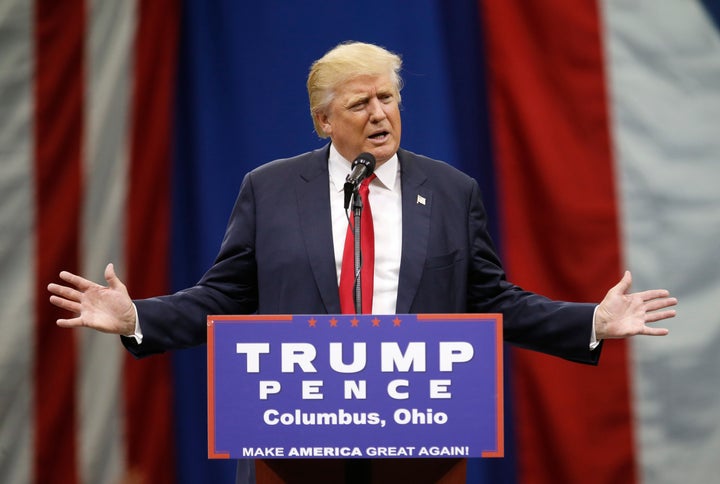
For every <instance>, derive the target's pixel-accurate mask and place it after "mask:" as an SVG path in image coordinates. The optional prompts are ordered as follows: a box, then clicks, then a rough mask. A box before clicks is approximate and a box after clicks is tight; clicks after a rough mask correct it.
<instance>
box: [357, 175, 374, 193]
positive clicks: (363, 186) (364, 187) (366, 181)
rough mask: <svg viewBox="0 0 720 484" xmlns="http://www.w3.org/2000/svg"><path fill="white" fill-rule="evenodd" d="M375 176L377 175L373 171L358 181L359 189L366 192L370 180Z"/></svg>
mask: <svg viewBox="0 0 720 484" xmlns="http://www.w3.org/2000/svg"><path fill="white" fill-rule="evenodd" d="M375 178H377V175H376V174H375V173H373V174H372V175H370V176H369V177H367V178H365V179H364V180H363V181H362V182H361V183H360V190H362V191H364V192H367V191H368V190H369V188H368V185H370V182H372V181H373V180H374V179H375Z"/></svg>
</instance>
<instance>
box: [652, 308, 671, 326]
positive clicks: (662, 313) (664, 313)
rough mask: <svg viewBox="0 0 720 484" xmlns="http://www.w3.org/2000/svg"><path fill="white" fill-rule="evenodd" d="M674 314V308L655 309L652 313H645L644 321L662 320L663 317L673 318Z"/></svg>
mask: <svg viewBox="0 0 720 484" xmlns="http://www.w3.org/2000/svg"><path fill="white" fill-rule="evenodd" d="M676 314H677V313H676V311H675V310H674V309H668V310H666V311H657V312H654V313H647V314H646V315H645V322H647V323H655V322H657V321H662V320H663V319H669V318H674V317H675V316H676Z"/></svg>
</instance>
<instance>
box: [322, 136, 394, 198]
mask: <svg viewBox="0 0 720 484" xmlns="http://www.w3.org/2000/svg"><path fill="white" fill-rule="evenodd" d="M351 166H352V162H351V161H349V160H346V159H345V158H343V156H342V155H341V154H340V153H339V152H338V150H336V149H335V146H333V145H332V144H331V145H330V155H329V157H328V171H329V173H330V182H331V183H332V184H333V187H334V189H335V190H336V191H341V190H343V187H344V185H345V178H347V176H348V175H349V174H350V167H351ZM374 173H375V175H376V176H377V178H376V180H377V181H379V182H380V184H381V185H382V186H384V187H385V188H387V189H388V190H392V189H393V188H394V187H395V181H396V179H397V176H398V156H397V153H395V154H394V155H393V156H392V158H390V159H389V160H387V161H386V162H385V163H383V164H382V165H380V166H379V167H377V168H376V169H375V172H374Z"/></svg>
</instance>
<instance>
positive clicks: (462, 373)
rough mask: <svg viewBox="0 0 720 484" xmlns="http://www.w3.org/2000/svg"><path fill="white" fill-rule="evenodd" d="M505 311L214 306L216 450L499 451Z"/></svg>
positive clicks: (212, 434)
mask: <svg viewBox="0 0 720 484" xmlns="http://www.w3.org/2000/svg"><path fill="white" fill-rule="evenodd" d="M502 407H503V388H502V316H501V315H499V314H479V315H470V314H423V315H407V314H405V315H402V314H401V315H295V316H210V317H208V439H209V440H208V454H209V457H211V458H263V459H267V458H270V459H271V458H314V457H316V458H321V457H322V458H328V457H342V458H368V457H502V455H503V428H502Z"/></svg>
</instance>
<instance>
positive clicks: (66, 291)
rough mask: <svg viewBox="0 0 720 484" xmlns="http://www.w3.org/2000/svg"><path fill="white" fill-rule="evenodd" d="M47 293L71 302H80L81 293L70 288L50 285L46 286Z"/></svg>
mask: <svg viewBox="0 0 720 484" xmlns="http://www.w3.org/2000/svg"><path fill="white" fill-rule="evenodd" d="M47 288H48V291H50V292H51V293H52V294H55V295H57V296H60V297H62V298H65V299H69V300H71V301H80V298H81V297H82V293H81V292H80V291H78V290H76V289H73V288H72V287H67V286H61V285H60V284H55V283H50V284H48V287H47Z"/></svg>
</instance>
